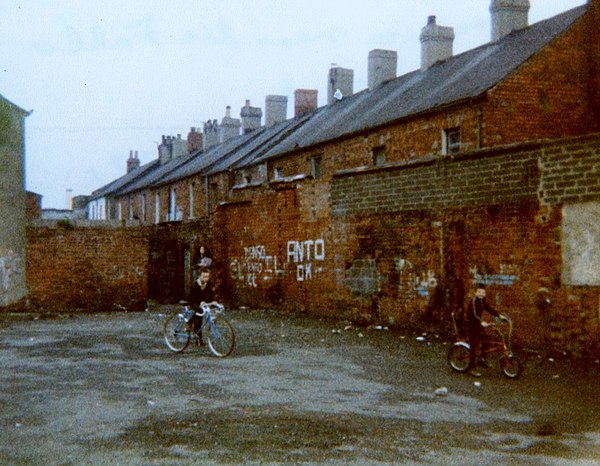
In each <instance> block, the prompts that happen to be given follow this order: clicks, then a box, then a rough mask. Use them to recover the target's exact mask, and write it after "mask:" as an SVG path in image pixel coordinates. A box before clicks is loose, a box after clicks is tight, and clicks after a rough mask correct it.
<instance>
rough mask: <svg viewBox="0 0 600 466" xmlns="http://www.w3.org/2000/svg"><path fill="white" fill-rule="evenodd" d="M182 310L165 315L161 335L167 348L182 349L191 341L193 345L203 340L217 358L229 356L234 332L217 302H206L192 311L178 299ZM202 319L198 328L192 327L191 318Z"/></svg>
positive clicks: (177, 351)
mask: <svg viewBox="0 0 600 466" xmlns="http://www.w3.org/2000/svg"><path fill="white" fill-rule="evenodd" d="M180 304H181V306H182V309H181V310H180V311H178V312H175V313H173V314H171V315H170V316H169V317H167V320H166V321H165V323H164V325H163V336H164V339H165V343H166V344H167V346H168V347H169V349H170V350H171V351H173V352H175V353H181V352H182V351H184V350H185V349H186V348H187V347H188V345H189V344H190V342H192V341H194V342H195V343H196V345H200V344H201V342H203V341H206V343H207V344H208V348H209V349H210V351H211V352H212V353H213V354H214V355H215V356H218V357H220V358H224V357H225V356H229V355H230V354H231V352H232V351H233V347H234V346H235V333H234V331H233V327H232V326H231V324H230V323H229V322H228V321H227V319H225V317H224V316H223V311H224V307H223V305H222V304H219V303H208V304H202V305H201V306H200V311H194V310H193V309H191V308H190V307H189V303H188V302H186V301H181V302H180ZM194 315H196V316H199V317H201V318H202V325H201V326H200V328H198V329H196V330H194V328H193V325H192V317H194Z"/></svg>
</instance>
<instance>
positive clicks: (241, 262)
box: [229, 239, 325, 288]
mask: <svg viewBox="0 0 600 466" xmlns="http://www.w3.org/2000/svg"><path fill="white" fill-rule="evenodd" d="M285 254H286V261H285V262H284V263H283V262H282V261H281V260H280V258H278V257H277V256H276V255H269V254H268V253H267V248H266V247H265V246H264V245H253V246H246V247H244V254H243V257H241V256H240V257H235V258H233V259H232V260H231V262H230V263H229V270H230V273H231V276H232V278H233V279H234V280H236V281H239V282H242V283H244V284H245V285H247V286H250V287H252V288H256V287H258V286H259V285H260V283H261V282H265V281H269V280H273V279H274V278H277V277H283V276H284V273H285V271H288V273H290V274H291V273H293V274H294V275H293V276H294V278H295V279H296V281H299V282H303V281H308V280H312V279H313V278H314V277H315V275H317V274H319V273H321V272H323V267H321V266H320V265H319V263H320V262H323V261H324V260H325V241H324V240H323V239H317V240H312V239H309V240H304V241H288V242H287V249H286V252H285ZM284 269H285V270H284Z"/></svg>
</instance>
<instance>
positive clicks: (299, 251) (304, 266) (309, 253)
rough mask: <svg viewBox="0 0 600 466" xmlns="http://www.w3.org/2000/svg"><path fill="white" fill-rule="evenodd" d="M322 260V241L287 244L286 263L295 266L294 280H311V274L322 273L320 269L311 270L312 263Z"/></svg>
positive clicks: (323, 257) (323, 242)
mask: <svg viewBox="0 0 600 466" xmlns="http://www.w3.org/2000/svg"><path fill="white" fill-rule="evenodd" d="M324 260H325V241H324V240H322V239H317V240H312V239H309V240H305V241H288V243H287V261H288V263H293V264H295V265H296V280H297V281H299V282H303V281H305V280H312V278H313V272H314V273H320V272H322V271H323V268H322V267H315V268H314V269H313V261H324Z"/></svg>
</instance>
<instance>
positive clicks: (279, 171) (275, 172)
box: [273, 167, 283, 180]
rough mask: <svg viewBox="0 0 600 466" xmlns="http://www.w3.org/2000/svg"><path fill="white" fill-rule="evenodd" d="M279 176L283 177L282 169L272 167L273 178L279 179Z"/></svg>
mask: <svg viewBox="0 0 600 466" xmlns="http://www.w3.org/2000/svg"><path fill="white" fill-rule="evenodd" d="M281 178H283V170H282V169H281V168H279V167H275V168H274V169H273V179H275V180H280V179H281Z"/></svg>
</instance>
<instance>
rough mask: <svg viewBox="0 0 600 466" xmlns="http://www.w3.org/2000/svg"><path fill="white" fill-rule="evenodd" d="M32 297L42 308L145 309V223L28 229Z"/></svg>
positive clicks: (36, 305)
mask: <svg viewBox="0 0 600 466" xmlns="http://www.w3.org/2000/svg"><path fill="white" fill-rule="evenodd" d="M27 240H28V243H29V245H28V250H27V284H28V288H29V294H28V299H29V301H30V303H31V305H32V306H33V308H37V309H40V310H43V311H53V312H65V311H66V312H73V311H111V310H119V309H124V308H125V309H128V310H143V309H144V308H145V303H146V299H147V291H148V290H147V268H148V258H149V250H148V230H147V228H112V227H105V228H84V227H76V226H69V225H66V224H65V225H64V226H63V227H61V226H58V227H57V226H55V227H28V229H27Z"/></svg>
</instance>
